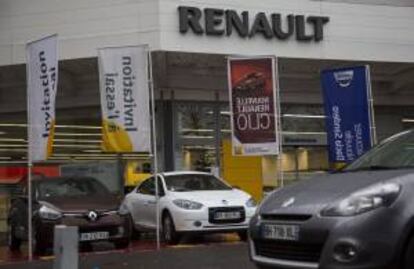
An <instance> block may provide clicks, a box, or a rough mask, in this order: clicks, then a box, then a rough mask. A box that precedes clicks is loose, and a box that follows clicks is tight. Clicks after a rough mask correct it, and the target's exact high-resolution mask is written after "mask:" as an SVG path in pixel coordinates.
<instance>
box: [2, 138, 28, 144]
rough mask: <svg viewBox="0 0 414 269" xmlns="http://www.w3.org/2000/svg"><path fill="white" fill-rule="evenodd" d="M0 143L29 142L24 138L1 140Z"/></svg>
mask: <svg viewBox="0 0 414 269" xmlns="http://www.w3.org/2000/svg"><path fill="white" fill-rule="evenodd" d="M0 142H22V143H23V142H24V143H26V142H27V140H26V139H23V138H6V137H5V138H0Z"/></svg>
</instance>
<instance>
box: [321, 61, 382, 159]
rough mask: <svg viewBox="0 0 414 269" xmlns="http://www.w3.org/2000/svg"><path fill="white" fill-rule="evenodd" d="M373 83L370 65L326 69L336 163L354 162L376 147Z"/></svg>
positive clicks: (328, 117) (324, 81)
mask: <svg viewBox="0 0 414 269" xmlns="http://www.w3.org/2000/svg"><path fill="white" fill-rule="evenodd" d="M370 85H371V83H370V77H369V68H368V66H358V67H350V68H341V69H331V70H324V71H323V72H322V89H323V96H324V108H325V114H326V132H327V135H328V146H329V161H330V162H331V163H333V164H340V165H344V164H346V163H350V162H352V161H353V160H355V159H356V158H358V157H359V156H361V155H362V154H363V153H364V152H366V151H367V150H368V149H370V148H371V146H372V142H373V135H374V134H373V132H372V129H373V128H372V126H373V122H372V118H373V117H372V103H370V100H372V98H371V88H370Z"/></svg>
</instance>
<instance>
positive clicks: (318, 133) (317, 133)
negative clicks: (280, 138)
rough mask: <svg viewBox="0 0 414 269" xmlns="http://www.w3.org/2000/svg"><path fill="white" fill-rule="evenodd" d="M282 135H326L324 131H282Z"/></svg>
mask: <svg viewBox="0 0 414 269" xmlns="http://www.w3.org/2000/svg"><path fill="white" fill-rule="evenodd" d="M282 134H284V135H326V132H289V131H282Z"/></svg>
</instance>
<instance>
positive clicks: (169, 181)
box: [165, 174, 231, 192]
mask: <svg viewBox="0 0 414 269" xmlns="http://www.w3.org/2000/svg"><path fill="white" fill-rule="evenodd" d="M165 184H166V185H167V189H168V190H169V191H177V192H187V191H210V190H231V187H230V186H228V185H227V184H225V183H224V182H223V181H221V180H219V179H218V178H216V177H214V176H211V175H197V174H186V175H175V176H168V177H165Z"/></svg>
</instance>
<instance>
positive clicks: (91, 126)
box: [55, 125, 102, 130]
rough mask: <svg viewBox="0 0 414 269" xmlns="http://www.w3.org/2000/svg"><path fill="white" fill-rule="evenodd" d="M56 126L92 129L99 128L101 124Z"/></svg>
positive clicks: (57, 126) (58, 126) (60, 126)
mask: <svg viewBox="0 0 414 269" xmlns="http://www.w3.org/2000/svg"><path fill="white" fill-rule="evenodd" d="M55 126H56V128H70V129H92V130H101V129H102V127H101V126H93V125H55Z"/></svg>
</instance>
